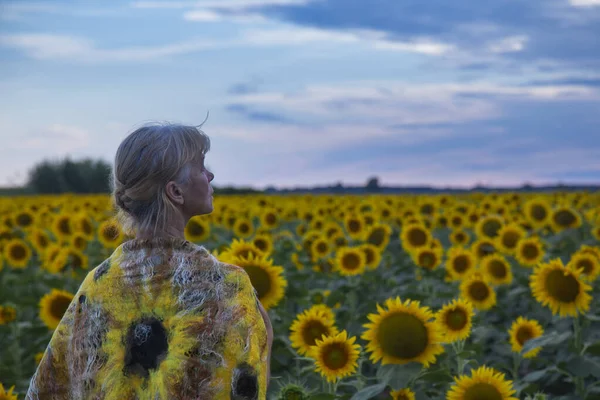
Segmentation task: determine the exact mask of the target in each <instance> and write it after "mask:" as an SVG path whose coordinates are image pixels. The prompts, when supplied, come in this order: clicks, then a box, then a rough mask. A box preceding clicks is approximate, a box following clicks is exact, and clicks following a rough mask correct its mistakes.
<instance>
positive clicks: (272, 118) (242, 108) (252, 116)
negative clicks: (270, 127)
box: [225, 104, 296, 124]
mask: <svg viewBox="0 0 600 400" xmlns="http://www.w3.org/2000/svg"><path fill="white" fill-rule="evenodd" d="M225 110H227V111H229V112H231V113H234V114H239V115H242V116H243V117H244V118H246V119H249V120H251V121H257V122H273V123H283V124H296V121H294V120H293V119H291V118H288V117H286V116H285V115H281V114H276V113H273V112H268V111H257V110H252V109H251V108H250V107H248V106H246V105H244V104H229V105H228V106H226V107H225Z"/></svg>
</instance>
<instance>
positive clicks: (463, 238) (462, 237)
mask: <svg viewBox="0 0 600 400" xmlns="http://www.w3.org/2000/svg"><path fill="white" fill-rule="evenodd" d="M454 239H455V240H456V241H457V242H458V243H464V242H465V241H466V240H467V235H465V234H464V233H462V232H459V233H457V234H456V235H454Z"/></svg>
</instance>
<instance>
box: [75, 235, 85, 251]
mask: <svg viewBox="0 0 600 400" xmlns="http://www.w3.org/2000/svg"><path fill="white" fill-rule="evenodd" d="M86 243H87V241H86V240H85V239H84V238H83V237H81V236H77V237H76V238H75V240H73V244H74V245H75V247H77V248H78V249H79V250H83V249H84V248H85V244H86Z"/></svg>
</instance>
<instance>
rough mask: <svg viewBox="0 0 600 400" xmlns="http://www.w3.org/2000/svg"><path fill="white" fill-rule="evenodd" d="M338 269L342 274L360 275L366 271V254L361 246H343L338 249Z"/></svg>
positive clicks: (336, 256)
mask: <svg viewBox="0 0 600 400" xmlns="http://www.w3.org/2000/svg"><path fill="white" fill-rule="evenodd" d="M335 260H336V270H338V271H339V272H340V274H342V275H346V276H349V275H360V274H362V273H363V272H364V271H365V267H366V265H367V264H366V256H365V254H364V252H363V251H362V250H361V249H360V247H341V248H339V249H338V250H337V251H336V254H335Z"/></svg>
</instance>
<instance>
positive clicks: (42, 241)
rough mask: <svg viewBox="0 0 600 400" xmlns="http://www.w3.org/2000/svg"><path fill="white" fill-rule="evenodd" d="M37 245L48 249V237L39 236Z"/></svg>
mask: <svg viewBox="0 0 600 400" xmlns="http://www.w3.org/2000/svg"><path fill="white" fill-rule="evenodd" d="M37 243H38V245H39V246H40V247H42V248H46V247H48V245H49V244H50V242H49V241H48V237H47V236H46V235H44V234H39V235H37Z"/></svg>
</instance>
